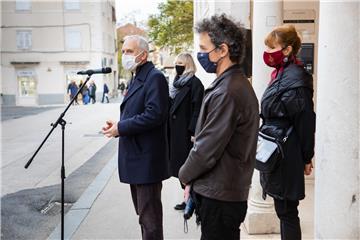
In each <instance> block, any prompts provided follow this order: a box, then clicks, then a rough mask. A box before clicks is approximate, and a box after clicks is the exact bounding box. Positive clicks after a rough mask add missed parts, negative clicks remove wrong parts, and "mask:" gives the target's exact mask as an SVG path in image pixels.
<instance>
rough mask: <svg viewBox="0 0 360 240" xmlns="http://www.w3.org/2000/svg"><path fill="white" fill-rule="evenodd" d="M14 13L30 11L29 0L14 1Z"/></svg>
mask: <svg viewBox="0 0 360 240" xmlns="http://www.w3.org/2000/svg"><path fill="white" fill-rule="evenodd" d="M15 9H16V11H30V10H31V0H16V1H15Z"/></svg>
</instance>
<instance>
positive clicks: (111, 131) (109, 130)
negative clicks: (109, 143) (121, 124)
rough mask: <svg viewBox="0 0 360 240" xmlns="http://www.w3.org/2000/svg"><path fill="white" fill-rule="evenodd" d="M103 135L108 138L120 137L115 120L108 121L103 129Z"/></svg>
mask: <svg viewBox="0 0 360 240" xmlns="http://www.w3.org/2000/svg"><path fill="white" fill-rule="evenodd" d="M102 133H103V134H104V135H105V136H107V137H108V138H111V137H117V136H119V131H118V128H117V122H115V121H113V120H108V121H106V125H105V126H104V127H103V128H102Z"/></svg>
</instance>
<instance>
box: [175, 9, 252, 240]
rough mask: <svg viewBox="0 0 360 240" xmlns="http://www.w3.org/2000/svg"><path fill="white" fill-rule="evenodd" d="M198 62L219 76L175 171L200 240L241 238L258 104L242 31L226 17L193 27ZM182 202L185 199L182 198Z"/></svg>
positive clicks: (250, 176)
mask: <svg viewBox="0 0 360 240" xmlns="http://www.w3.org/2000/svg"><path fill="white" fill-rule="evenodd" d="M196 30H197V32H198V33H199V43H200V44H199V45H200V52H199V53H198V54H197V58H198V60H199V62H200V64H201V66H202V67H203V68H204V69H205V71H207V72H208V73H216V76H217V78H216V79H215V80H214V81H213V82H212V84H211V85H210V86H209V87H208V88H207V89H206V90H205V96H204V100H203V103H202V106H201V110H200V114H199V118H198V121H197V126H196V129H195V141H194V146H193V148H192V149H191V151H190V153H189V156H188V158H187V159H186V162H185V163H184V165H183V166H182V167H181V169H180V171H179V179H180V180H181V182H182V183H184V184H186V185H187V187H186V188H185V198H188V196H189V191H190V190H189V188H190V187H189V186H190V185H191V186H192V191H191V197H192V198H193V199H194V200H195V203H196V214H197V215H198V217H199V220H200V222H201V239H203V240H204V239H227V240H232V239H240V229H239V228H240V224H241V223H242V222H243V221H244V219H245V215H246V211H247V198H248V194H249V188H250V184H251V178H252V175H253V171H254V159H255V153H256V145H257V133H258V127H259V105H258V101H257V98H256V96H255V93H254V91H253V88H252V86H251V84H250V82H249V81H248V80H247V78H246V76H245V75H244V73H243V71H242V67H241V65H240V64H241V63H242V61H243V59H244V55H245V51H244V48H245V33H244V29H243V28H242V27H241V26H240V25H239V24H237V23H235V22H233V21H232V20H230V19H229V18H227V17H226V16H225V15H221V16H213V17H211V18H210V19H205V20H203V21H202V22H200V23H199V24H198V25H197V27H196ZM185 200H186V199H185Z"/></svg>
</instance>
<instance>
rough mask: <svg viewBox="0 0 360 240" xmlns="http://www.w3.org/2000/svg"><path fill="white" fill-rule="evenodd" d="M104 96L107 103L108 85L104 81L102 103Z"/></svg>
mask: <svg viewBox="0 0 360 240" xmlns="http://www.w3.org/2000/svg"><path fill="white" fill-rule="evenodd" d="M104 98H106V101H107V103H109V87H108V85H107V84H106V83H104V87H103V96H102V100H101V102H102V103H104Z"/></svg>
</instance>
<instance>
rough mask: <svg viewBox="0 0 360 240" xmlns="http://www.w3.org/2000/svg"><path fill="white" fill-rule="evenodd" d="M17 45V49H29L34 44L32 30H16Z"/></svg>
mask: <svg viewBox="0 0 360 240" xmlns="http://www.w3.org/2000/svg"><path fill="white" fill-rule="evenodd" d="M16 46H17V49H21V50H29V49H31V46H32V33H31V30H22V31H16Z"/></svg>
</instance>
